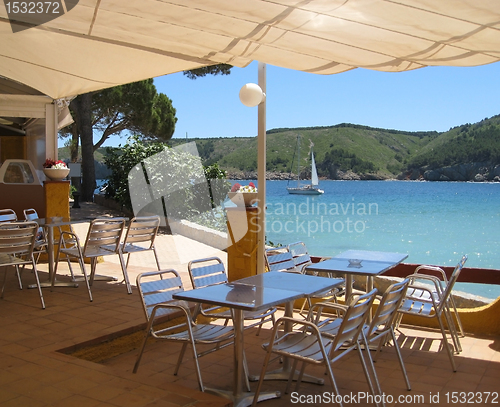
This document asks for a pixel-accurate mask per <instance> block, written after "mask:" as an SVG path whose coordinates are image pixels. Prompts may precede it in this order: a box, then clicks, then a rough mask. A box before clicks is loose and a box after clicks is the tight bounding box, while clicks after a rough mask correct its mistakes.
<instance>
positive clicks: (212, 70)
mask: <svg viewBox="0 0 500 407" xmlns="http://www.w3.org/2000/svg"><path fill="white" fill-rule="evenodd" d="M231 68H232V65H228V64H219V65H211V66H204V67H203V68H198V69H191V70H190V71H184V75H186V76H187V77H188V78H189V79H196V78H201V77H203V76H207V75H229V74H230V73H231Z"/></svg>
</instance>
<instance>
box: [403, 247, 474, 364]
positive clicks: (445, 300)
mask: <svg viewBox="0 0 500 407" xmlns="http://www.w3.org/2000/svg"><path fill="white" fill-rule="evenodd" d="M466 261H467V255H464V256H462V258H461V259H460V261H459V262H458V264H457V266H456V267H455V269H454V270H453V273H452V274H451V276H450V279H449V280H448V279H447V278H446V274H445V272H444V270H443V269H441V268H439V267H434V266H420V267H418V268H417V270H416V272H415V273H414V274H411V275H409V276H408V278H409V280H410V285H409V287H408V292H407V296H406V298H405V300H404V301H403V303H402V304H401V308H400V312H401V313H402V314H408V315H413V316H417V317H422V318H434V319H436V320H437V322H438V325H439V329H440V331H441V334H442V336H443V345H444V348H445V349H446V352H447V353H448V358H449V359H450V363H451V366H452V368H453V371H454V372H456V370H457V367H456V364H455V359H454V357H453V353H454V350H453V349H452V347H451V345H450V344H449V343H448V339H447V334H446V330H445V325H444V322H446V325H447V327H448V330H449V332H450V336H451V340H452V342H453V345H454V347H455V351H456V352H457V353H459V352H461V351H462V347H461V344H460V338H459V334H458V330H460V332H461V333H462V335H463V328H462V323H461V321H460V317H459V316H458V312H457V309H456V306H455V302H454V301H453V298H452V291H453V286H454V285H455V283H456V282H457V280H458V276H459V275H460V272H461V271H462V268H463V266H464V264H465V262H466ZM425 272H433V273H438V275H440V277H441V278H439V277H436V276H434V275H429V274H425ZM418 283H427V284H430V288H429V287H426V286H423V285H418ZM451 309H453V311H454V312H453V313H452V312H451ZM453 314H454V315H455V318H454V317H453ZM401 317H402V315H401ZM401 317H400V318H399V321H398V323H399V322H400V321H401ZM455 320H456V321H457V325H458V326H459V329H458V330H457V327H456V325H455Z"/></svg>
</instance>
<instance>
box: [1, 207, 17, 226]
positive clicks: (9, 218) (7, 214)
mask: <svg viewBox="0 0 500 407" xmlns="http://www.w3.org/2000/svg"><path fill="white" fill-rule="evenodd" d="M15 221H17V215H16V212H14V210H12V209H0V223H3V222H15Z"/></svg>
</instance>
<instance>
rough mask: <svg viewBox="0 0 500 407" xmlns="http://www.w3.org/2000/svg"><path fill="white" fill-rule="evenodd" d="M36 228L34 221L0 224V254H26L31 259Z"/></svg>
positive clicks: (36, 224)
mask: <svg viewBox="0 0 500 407" xmlns="http://www.w3.org/2000/svg"><path fill="white" fill-rule="evenodd" d="M37 230H38V223H36V222H10V223H7V222H5V223H2V224H0V254H11V255H16V256H21V255H23V256H24V255H26V256H28V257H30V258H29V259H28V260H29V261H31V255H32V254H33V247H34V244H35V238H36V233H37Z"/></svg>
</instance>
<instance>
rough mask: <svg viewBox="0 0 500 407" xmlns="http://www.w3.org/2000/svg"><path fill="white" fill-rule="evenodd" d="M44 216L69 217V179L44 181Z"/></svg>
mask: <svg viewBox="0 0 500 407" xmlns="http://www.w3.org/2000/svg"><path fill="white" fill-rule="evenodd" d="M43 185H44V189H45V217H46V218H50V217H53V216H61V217H63V218H69V181H44V183H43Z"/></svg>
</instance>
